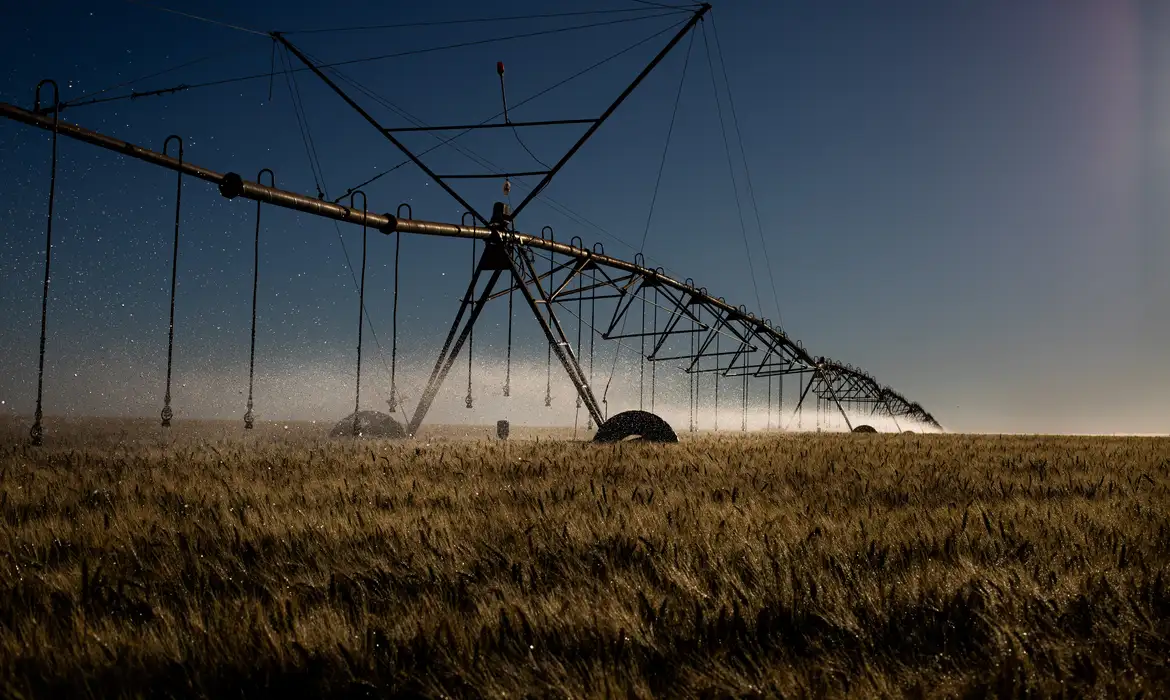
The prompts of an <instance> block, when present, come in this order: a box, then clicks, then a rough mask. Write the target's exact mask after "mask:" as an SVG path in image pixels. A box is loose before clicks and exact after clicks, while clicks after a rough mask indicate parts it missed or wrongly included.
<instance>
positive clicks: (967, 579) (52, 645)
mask: <svg viewBox="0 0 1170 700" xmlns="http://www.w3.org/2000/svg"><path fill="white" fill-rule="evenodd" d="M329 427H330V426H327V425H322V424H319V425H317V426H306V425H290V426H289V427H288V428H287V429H285V428H284V427H283V426H282V425H265V426H262V429H261V430H257V431H256V432H255V434H252V435H245V436H243V437H241V436H240V433H241V432H242V431H240V430H239V429H238V426H232V427H231V428H229V427H227V426H225V425H219V426H215V425H204V426H193V425H190V424H186V425H185V424H182V423H180V424H178V425H176V427H175V428H174V429H173V433H171V434H170V435H168V436H166V437H162V436H161V435H160V431H159V430H158V429H157V428H147V427H146V426H145V424H143V423H135V422H116V421H90V422H85V421H82V422H74V423H72V424H69V425H67V426H65V427H64V428H60V429H58V431H57V432H56V433H54V434H51V435H50V436H49V442H50V444H49V446H47V447H44V448H29V447H26V446H24V445H23V444H21V443H20V442H19V440H18V433H17V432H16V431H15V429H14V428H11V426H9V427H8V428H6V432H5V434H4V438H3V439H4V442H3V443H0V488H2V493H0V542H2V543H3V544H2V546H0V552H3V557H2V558H0V679H7V680H0V684H4V683H6V684H7V685H0V690H2V691H3V693H4V694H5V695H16V694H19V695H21V696H24V697H47V696H54V697H60V696H63V695H82V696H86V695H94V696H101V697H117V696H120V695H126V696H133V695H136V694H140V693H141V694H143V695H148V696H155V695H165V696H208V697H220V696H229V695H230V696H233V697H234V696H238V695H239V694H240V693H241V692H243V693H244V695H245V696H247V697H257V696H272V697H278V696H279V697H291V696H302V695H314V696H320V695H328V696H346V697H364V696H375V695H384V694H389V695H395V694H404V695H423V696H441V695H448V696H456V697H468V696H469V697H482V696H494V697H499V696H503V695H504V694H507V695H508V696H515V695H525V694H534V695H539V696H544V697H547V696H554V697H559V696H563V697H582V696H589V697H597V696H608V695H617V694H620V695H625V696H629V697H649V696H672V697H682V696H687V697H695V696H725V695H735V696H744V695H748V696H751V695H760V696H767V697H806V696H825V695H828V696H836V695H842V694H848V695H854V696H856V695H860V696H883V695H893V696H903V695H924V696H960V697H990V696H997V697H1002V696H1018V695H1022V694H1026V693H1034V694H1036V695H1041V696H1051V695H1060V694H1063V695H1066V696H1079V695H1084V694H1105V695H1115V694H1120V695H1131V694H1134V693H1138V692H1141V691H1145V692H1147V693H1149V694H1152V695H1154V696H1164V695H1165V694H1166V693H1167V691H1168V689H1170V671H1168V670H1167V665H1168V664H1167V662H1168V659H1170V567H1168V564H1170V521H1168V518H1167V513H1168V512H1170V509H1168V507H1167V506H1168V505H1170V493H1168V487H1170V440H1165V439H1151V438H1071V437H1069V438H1062V437H990V436H986V437H980V436H960V435H848V434H844V435H837V434H833V435H829V434H826V435H799V436H798V435H749V436H743V435H731V436H702V437H698V438H694V439H684V441H683V442H682V443H681V444H679V445H668V446H653V445H640V444H632V443H627V444H620V445H614V446H593V445H588V444H579V443H571V442H565V441H550V440H539V441H538V440H532V439H529V440H520V441H513V442H510V443H507V444H505V443H499V442H490V441H483V440H480V441H470V440H466V439H464V440H460V439H457V437H448V438H446V439H443V438H440V439H431V440H430V441H429V442H428V439H427V438H426V437H425V436H424V437H422V438H420V439H419V440H415V441H411V442H399V443H395V442H375V441H353V440H350V439H342V440H331V439H328V438H326V437H324V433H325V432H327V430H328V428H329ZM481 432H483V433H486V432H488V431H487V429H484V430H483V431H481ZM476 435H477V434H475V433H473V434H472V437H475V436H476ZM465 437H466V436H465ZM528 437H535V436H533V435H530V436H528Z"/></svg>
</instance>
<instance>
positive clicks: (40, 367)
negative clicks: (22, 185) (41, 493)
mask: <svg viewBox="0 0 1170 700" xmlns="http://www.w3.org/2000/svg"><path fill="white" fill-rule="evenodd" d="M45 85H50V86H52V88H53V136H52V144H53V145H52V153H53V155H52V160H51V161H50V163H49V216H48V223H47V225H46V227H45V284H44V288H43V290H42V291H41V351H40V359H39V360H38V364H37V408H36V412H35V413H34V414H33V424H32V428H30V429H29V432H28V436H29V440H30V441H31V442H32V444H33V445H37V446H39V445H41V444H43V443H44V439H45V428H44V426H43V425H42V424H41V420H42V419H43V418H44V413H43V411H42V403H41V402H42V399H43V397H44V386H45V331H46V328H47V325H46V324H47V322H48V318H49V263H50V262H51V261H52V259H53V200H54V199H55V196H56V192H57V125H58V123H59V122H60V115H61V100H60V93H59V91H58V89H57V83H56V81H54V80H50V79H45V80H42V81H41V82H39V83H37V90H36V95H35V99H34V101H33V110H34V111H39V110H40V109H41V88H42V87H44V86H45Z"/></svg>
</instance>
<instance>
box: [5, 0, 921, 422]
mask: <svg viewBox="0 0 1170 700" xmlns="http://www.w3.org/2000/svg"><path fill="white" fill-rule="evenodd" d="M709 9H710V6H709V5H706V4H704V5H701V6H700V7H699V9H698V10H697V11H696V12H695V13H694V14H693V15H692V17H691V19H690V21H689V22H688V23H687V24H686V26H685V27H684V28H683V29H682V30H680V31H679V32H678V33H677V34H676V35H675V36H674V37H673V38H672V39H671V40H670V42H669V43H668V44H667V45H666V46H665V47H664V48H663V49H662V50H661V51H660V52H659V53H658V54H657V55H656V56H655V57H654V59H653V60H652V61H651V62H650V63H649V64H648V65H647V66H646V67H645V68H644V69H643V70H642V72H641V73H640V74H639V75H638V76H637V78H636V79H635V80H634V81H633V82H631V83H630V85H629V86H628V87H627V88H626V89H625V90H624V91H623V92H622V93H621V94H620V95H619V97H618V98H617V99H616V100H615V101H614V102H613V103H612V104H611V105H610V106H609V108H608V109H606V110H605V112H604V113H603V114H602V115H601V116H600V117H598V118H596V119H574V120H557V121H544V122H516V123H511V124H510V125H511V126H545V125H550V124H576V123H583V124H585V123H587V124H589V125H590V127H589V129H588V130H587V131H586V133H585V134H584V135H582V136H581V137H580V139H579V140H578V141H577V142H576V143H574V145H573V146H572V147H571V148H570V149H569V151H568V152H567V153H566V154H565V155H564V156H563V157H562V158H561V159H560V160H559V161H558V162H557V163H556V164H555V165H554V166H553V167H552V168H550V169H549V170H547V171H541V172H535V173H528V174H533V175H543V179H542V180H541V182H540V183H539V184H538V185H537V186H536V187H534V188H533V190H532V191H531V192H530V193H529V195H528V196H527V197H526V198H525V199H524V200H523V201H522V202H521V203H520V205H519V206H518V207H517V208H516V209H515V210H514V211H508V210H507V208H506V207H504V206H503V205H502V204H499V203H497V205H496V209H495V212H494V214H493V216H492V218H491V220H490V221H487V220H485V219H484V217H483V216H482V215H481V214H479V213H478V212H476V211H475V209H474V208H472V207H471V206H470V204H468V203H467V202H466V201H465V200H464V199H463V198H462V197H461V196H460V195H459V194H458V193H456V192H455V191H454V190H453V189H452V188H451V187H450V185H448V184H447V183H446V182H444V179H451V178H452V177H456V178H460V177H501V178H503V177H505V175H503V174H501V175H486V176H484V175H479V174H475V175H455V176H451V175H446V176H440V175H436V174H435V173H434V172H432V171H431V170H430V168H428V167H427V166H426V165H425V164H424V163H423V162H422V161H421V160H420V159H419V157H418V156H416V155H415V154H413V153H412V152H411V151H409V150H408V149H407V148H406V147H405V146H403V145H402V144H401V142H399V141H398V140H397V139H396V138H395V137H394V135H393V134H394V132H397V131H411V130H416V129H414V128H410V129H388V128H386V127H383V126H382V125H381V124H379V123H378V122H377V121H376V120H375V119H374V118H373V117H371V116H370V115H369V114H368V113H367V112H366V111H365V110H363V109H362V108H361V107H360V106H359V105H358V104H357V103H356V102H354V100H353V99H352V98H351V97H349V96H348V95H346V94H345V93H344V91H342V90H341V88H340V87H338V86H337V84H336V83H334V82H333V81H332V80H330V79H329V78H328V77H327V76H326V75H325V74H324V73H323V72H322V71H321V69H320V68H318V67H317V66H315V65H314V64H313V63H312V62H311V61H310V60H309V59H308V58H307V57H306V56H305V55H304V54H303V53H302V52H300V50H299V49H297V48H296V47H295V46H293V45H292V44H291V43H290V42H289V41H288V40H287V39H285V38H284V37H283V36H281V35H280V34H279V33H273V34H272V36H273V38H274V39H276V40H277V41H280V42H282V43H283V44H284V45H285V46H286V47H287V48H288V50H289V51H290V52H292V53H293V54H294V55H296V56H297V57H298V58H299V59H300V60H301V61H303V62H304V63H305V64H306V65H307V66H308V67H309V68H310V69H311V70H312V71H313V72H314V73H316V74H317V75H318V77H320V78H321V79H322V80H323V81H324V82H325V83H326V84H327V85H329V87H331V88H332V89H333V90H334V91H335V92H336V93H338V95H340V96H341V97H342V99H344V100H345V101H346V102H347V103H348V104H349V105H350V106H351V107H352V108H354V109H355V110H356V111H357V112H359V114H361V115H362V116H363V117H364V118H365V119H366V120H367V121H369V122H370V123H371V124H372V125H373V126H374V127H375V128H376V129H378V131H379V132H381V133H382V134H383V135H384V136H385V137H386V138H387V139H388V140H390V141H391V142H392V143H393V144H394V145H395V146H397V147H398V148H399V149H400V150H402V151H403V152H404V153H405V154H406V155H407V156H409V157H410V158H411V160H412V161H414V162H415V164H417V165H418V166H419V167H420V168H421V169H422V170H423V171H424V172H426V173H427V174H428V175H429V176H430V177H431V178H432V179H434V180H435V181H436V183H438V184H439V185H440V186H441V187H443V188H444V189H445V190H446V191H447V192H448V193H449V194H450V195H451V196H452V197H453V198H455V199H456V200H457V201H459V202H460V203H461V204H462V205H464V206H465V207H466V209H467V211H468V215H469V216H471V217H474V219H476V220H478V221H480V222H482V223H483V224H484V225H482V226H481V225H470V226H468V225H462V224H460V225H455V224H449V223H441V222H432V221H422V220H415V219H413V218H409V217H408V218H400V217H398V216H395V215H391V214H376V213H373V212H370V211H368V210H367V209H366V208H365V207H364V206H363V208H362V209H355V208H353V207H347V206H344V205H342V204H338V203H334V202H328V201H325V200H324V199H321V198H312V197H308V196H305V195H301V194H297V193H294V192H289V191H286V190H281V189H278V188H276V187H274V186H265V185H262V184H260V183H259V182H250V181H246V180H244V179H243V178H242V177H241V176H240V175H238V174H236V173H232V172H228V173H219V172H216V171H213V170H210V169H208V168H204V167H200V166H197V165H194V164H192V163H190V162H187V161H185V160H184V159H183V158H182V156H180V157H179V158H177V159H176V158H172V157H170V156H168V155H166V153H165V152H164V153H160V152H157V151H152V150H150V149H146V148H143V147H141V146H137V145H134V144H131V143H129V142H126V141H121V140H119V139H115V138H112V137H110V136H106V135H104V134H100V133H98V132H95V131H91V130H89V129H85V128H84V127H81V126H78V125H75V124H71V123H67V122H63V121H59V120H58V119H57V118H55V117H52V116H48V115H45V114H41V113H39V112H40V111H41V110H38V109H37V108H36V107H34V109H33V110H32V111H30V110H25V109H22V108H20V107H17V106H15V105H11V104H6V103H0V117H4V118H8V119H12V120H14V121H17V122H21V123H24V124H28V125H31V126H35V127H39V128H42V129H46V130H49V131H53V132H55V133H56V134H58V135H60V136H66V137H69V138H72V139H75V140H78V141H82V142H85V143H89V144H92V145H95V146H99V147H101V148H105V149H108V150H111V151H115V152H117V153H121V154H122V155H125V156H129V157H132V158H135V159H138V160H142V161H145V162H148V163H152V164H154V165H158V166H161V167H163V168H167V169H169V170H173V171H176V172H179V173H181V174H183V175H188V176H191V177H194V178H196V179H199V180H203V181H206V182H209V183H212V184H214V185H216V186H217V187H218V188H219V191H220V193H221V194H222V195H223V196H224V197H226V198H228V199H233V198H237V197H243V198H245V199H249V200H253V201H256V202H262V203H267V204H272V205H276V206H279V207H283V208H287V209H292V210H296V211H301V212H305V213H309V214H313V215H316V216H321V217H324V218H329V219H333V220H336V221H340V222H345V223H351V224H357V225H362V226H366V227H368V228H373V229H375V230H378V231H381V232H382V233H384V234H387V235H389V234H395V233H397V234H403V233H408V234H418V235H431V236H443V237H449V238H464V239H472V240H482V241H484V242H485V244H486V245H485V246H484V250H483V253H482V254H481V255H480V257H479V258H478V262H477V264H476V266H475V268H474V270H473V272H472V277H471V281H470V283H469V284H468V287H467V292H466V294H465V295H464V297H463V299H462V300H461V303H460V306H459V309H458V312H457V313H456V316H455V319H454V321H453V323H452V325H451V328H450V331H449V333H448V335H447V338H446V340H445V342H444V344H443V347H442V349H441V351H440V353H439V356H438V358H437V359H436V361H435V365H434V368H433V370H432V372H431V375H430V377H429V379H428V381H427V384H426V386H425V387H424V389H423V392H422V395H421V397H420V399H419V403H418V406H417V407H416V409H415V411H414V414H413V415H412V417H411V418H410V421H409V424H408V426H407V432H408V434H410V435H415V434H416V433H417V431H418V429H419V428H420V427H421V425H422V422H423V421H424V419H425V417H426V414H427V412H428V410H429V409H430V406H431V404H432V402H433V401H434V398H435V396H436V395H437V394H438V391H439V388H440V387H441V385H442V383H443V380H444V379H445V378H446V376H447V374H448V373H449V372H450V370H451V368H452V366H453V365H454V362H455V359H456V358H457V357H458V355H459V352H460V350H461V349H462V347H463V345H464V344H465V343H466V341H467V340H468V338H469V336H470V334H471V332H472V329H473V327H474V325H475V322H476V320H477V319H478V318H479V316H480V314H481V312H482V310H483V308H484V306H485V305H486V304H487V302H489V301H491V300H493V299H497V298H500V297H501V296H504V295H508V294H510V293H511V292H512V291H519V292H520V293H521V294H522V296H523V297H524V300H525V302H526V304H527V306H528V307H529V309H530V310H531V312H532V314H533V316H534V318H535V319H536V321H537V323H538V325H539V326H540V328H541V330H542V332H543V333H544V335H545V337H546V339H547V341H548V342H549V344H550V347H551V349H552V351H553V352H554V353H555V354H556V356H557V359H558V361H560V363H561V365H562V367H563V369H564V370H565V372H566V374H567V375H568V376H569V378H570V380H571V381H572V382H573V385H574V387H575V389H576V391H577V394H578V397H579V398H580V400H581V404H582V405H583V406H584V407H585V408H586V410H587V411H588V412H589V415H590V417H591V418H592V419H593V421H595V422H596V424H597V425H598V426H600V425H601V424H602V423H604V422H605V420H606V417H607V416H606V415H604V412H603V411H602V406H601V403H599V402H598V400H597V397H596V395H595V394H594V391H593V387H592V386H591V385H590V380H589V376H590V373H591V371H592V367H591V368H590V373H586V371H584V370H583V368H582V366H581V361H580V358H578V357H577V354H576V353H575V352H574V351H573V346H572V343H571V342H570V341H569V336H568V334H567V333H566V332H565V326H564V324H563V323H562V320H561V318H560V317H559V316H558V309H561V310H568V305H569V304H577V305H578V306H581V305H583V304H584V303H586V302H588V303H589V304H590V305H591V306H590V311H591V315H592V314H593V313H594V312H596V309H597V303H598V302H599V301H600V302H601V304H602V307H603V311H605V308H604V307H605V306H606V305H607V304H608V305H609V306H610V307H611V308H610V309H609V312H608V319H605V318H604V313H603V323H602V324H601V325H600V326H599V328H598V329H596V330H595V329H594V328H592V327H591V328H590V332H591V333H592V332H597V333H598V334H599V335H600V336H601V337H602V338H604V339H607V340H614V341H619V342H620V341H622V340H630V339H637V340H639V341H640V342H641V343H643V347H646V346H647V345H648V347H649V352H647V353H646V354H645V355H644V358H643V359H644V360H645V361H648V362H672V363H680V368H681V369H682V370H683V371H685V372H686V373H688V374H690V375H703V374H716V375H718V376H723V377H739V378H742V379H743V380H744V382H745V391H746V382H747V381H748V380H749V379H751V378H757V379H758V378H769V377H774V376H781V377H782V376H783V375H797V376H798V377H800V379H801V384H802V385H803V388H802V391H801V394H800V400H799V402H798V403H797V406H796V411H799V410H800V409H801V406H802V405H803V402H804V399H805V397H806V396H807V395H808V394H809V393H813V394H814V395H816V396H817V397H819V398H820V399H822V400H826V401H829V402H831V404H833V405H836V407H837V408H838V410H839V411H840V412H841V415H842V416H843V417H844V418H845V421H846V424H847V425H849V427H850V428H852V427H853V426H852V424H851V422H850V420H849V416H848V414H847V412H846V408H845V407H846V406H851V407H854V408H862V409H864V407H870V415H886V416H889V417H890V418H892V419H893V420H894V421H895V425H897V420H898V419H899V418H903V419H909V420H914V421H918V422H920V423H924V424H927V425H930V426H932V427H935V428H940V429H941V427H942V426H941V425H940V424H939V423H938V422H937V421H936V420H935V419H934V417H933V416H932V415H931V414H930V413H928V412H927V411H926V410H925V409H923V408H922V406H920V405H919V404H918V403H915V402H911V401H909V400H908V399H906V398H905V397H904V396H902V395H901V394H899V393H897V392H895V391H894V390H893V389H891V388H889V387H887V386H883V385H881V384H879V383H878V382H877V381H876V380H875V379H874V378H873V377H872V376H870V375H869V374H868V373H866V372H865V371H863V370H861V369H858V368H855V367H852V366H850V365H845V364H842V363H839V362H836V361H834V360H830V359H826V358H824V357H819V356H818V357H814V356H813V355H811V354H810V353H809V352H808V351H806V350H805V348H804V346H803V345H802V344H801V343H799V342H798V341H794V340H793V339H791V338H790V337H789V336H788V335H787V334H786V333H785V332H784V331H783V330H782V329H781V328H779V327H778V326H774V325H773V324H772V323H771V322H770V321H769V320H768V319H763V318H758V317H756V316H755V315H754V314H752V313H749V312H748V311H747V309H746V308H745V307H743V306H738V307H737V306H732V305H731V304H729V303H727V301H726V300H724V299H723V298H722V297H714V296H712V295H711V294H709V293H708V292H707V290H706V288H704V287H696V286H695V284H694V282H693V281H692V280H690V279H687V280H686V281H684V282H680V281H678V280H676V279H673V278H671V277H670V276H668V275H666V274H665V273H664V271H663V270H662V268H657V269H651V268H648V267H646V265H645V263H644V260H643V259H642V256H641V255H640V254H639V255H637V256H635V258H634V261H633V262H629V261H626V260H622V259H619V258H615V257H611V256H608V255H606V254H605V252H604V249H603V248H602V247H601V245H600V244H597V245H595V246H594V248H593V249H587V248H586V247H585V246H584V244H583V243H582V242H580V239H578V238H573V239H572V241H571V242H570V244H567V245H566V244H564V243H560V242H557V241H556V240H555V238H554V236H553V235H552V230H551V229H550V228H549V227H545V229H543V230H542V232H541V234H540V235H539V236H534V235H529V234H525V233H521V232H518V231H515V230H514V229H513V224H514V221H515V217H516V215H517V214H518V213H519V212H520V210H522V209H523V208H524V207H525V206H526V205H527V204H528V203H529V202H530V201H531V200H532V199H533V198H534V197H535V196H537V195H538V194H539V193H540V191H541V190H542V189H543V188H544V187H545V186H546V185H547V184H548V182H549V181H550V180H551V179H552V177H553V176H555V175H556V173H557V172H559V170H560V169H561V168H562V167H563V166H564V165H565V163H566V162H567V161H568V160H569V158H571V157H572V155H573V154H574V153H576V152H577V150H578V149H579V148H580V147H581V146H582V145H583V144H584V143H585V141H586V140H588V139H589V137H590V136H591V135H592V134H593V133H594V132H595V131H596V130H597V128H599V127H600V125H601V124H602V123H603V122H604V121H605V120H606V119H607V118H608V117H609V116H610V115H611V114H612V113H613V112H614V110H616V109H617V107H618V106H619V105H620V104H621V103H622V102H623V101H624V100H625V98H626V97H628V96H629V94H630V93H631V92H632V91H633V90H634V88H636V87H637V85H638V84H639V83H640V82H641V81H642V80H643V79H644V78H645V77H646V76H647V75H648V74H649V73H650V72H651V71H652V70H653V68H654V67H655V66H656V65H657V64H658V63H659V62H660V61H661V60H662V59H663V57H665V55H666V54H667V53H668V52H669V51H670V50H671V48H673V47H674V45H675V44H677V43H678V41H679V40H680V39H681V38H682V37H683V36H685V34H686V32H688V31H690V30H691V29H693V28H694V26H695V24H696V23H697V22H699V21H700V20H701V19H702V17H703V15H704V14H705V13H706V12H707V11H708V10H709ZM505 125H509V124H505ZM500 126H504V125H500V124H484V125H478V126H477V127H475V128H498V127H500ZM455 128H458V129H465V128H472V127H464V126H459V127H434V130H445V129H455ZM418 130H421V129H418ZM407 209H408V211H409V208H407ZM399 211H401V208H400V209H399ZM464 218H465V219H466V218H467V217H466V216H465V217H464ZM538 254H539V255H543V256H544V257H545V258H546V259H548V260H549V268H548V269H547V271H545V272H539V271H538V270H537V265H536V258H537V256H538ZM501 277H506V279H507V285H508V286H507V288H505V289H503V290H502V291H497V290H496V287H497V284H498V283H499V282H500V278H501ZM481 281H482V282H483V285H482V288H481V287H480V283H481ZM638 302H640V303H641V304H642V311H643V316H642V322H641V326H640V328H639V329H638V330H637V331H636V332H626V331H625V328H626V326H627V325H628V323H629V321H630V320H631V316H632V313H631V310H632V308H633V307H634V305H635V304H636V303H638ZM647 308H650V309H651V316H652V323H651V327H650V328H649V329H647V328H646V325H645V312H646V310H647ZM570 313H571V311H570ZM578 322H579V323H580V322H581V319H578ZM602 329H603V330H602ZM683 340H685V341H686V342H685V344H684V343H683V342H682V341H683ZM806 374H808V375H811V376H810V378H809V379H808V381H807V383H806V382H805V381H804V375H806Z"/></svg>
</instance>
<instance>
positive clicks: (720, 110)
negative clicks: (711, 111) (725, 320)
mask: <svg viewBox="0 0 1170 700" xmlns="http://www.w3.org/2000/svg"><path fill="white" fill-rule="evenodd" d="M703 45H704V46H705V47H706V49H707V66H708V68H710V71H711V88H712V89H713V90H714V91H715V109H716V111H717V113H718V114H719V133H720V135H721V136H722V137H723V150H724V151H725V152H726V153H727V168H728V170H729V171H730V172H731V188H732V191H733V192H734V193H735V211H736V213H737V214H738V215H739V230H740V233H742V234H743V247H744V253H745V254H746V256H747V264H748V273H749V275H750V276H751V280H752V290H753V291H754V292H755V294H756V308H758V309H762V308H764V304H763V303H762V302H761V301H760V287H759V285H757V284H756V271H755V268H754V267H753V265H752V250H751V246H750V245H748V236H747V225H746V224H745V223H744V220H743V207H742V206H741V205H740V201H739V185H738V184H737V183H736V180H735V165H734V164H733V163H732V162H731V146H730V145H729V144H728V142H727V127H726V126H725V125H724V122H723V105H722V104H721V103H720V101H719V88H718V86H717V85H716V84H715V66H714V64H713V63H712V62H711V45H710V44H709V43H708V42H707V25H705V24H704V25H703Z"/></svg>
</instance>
